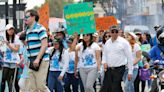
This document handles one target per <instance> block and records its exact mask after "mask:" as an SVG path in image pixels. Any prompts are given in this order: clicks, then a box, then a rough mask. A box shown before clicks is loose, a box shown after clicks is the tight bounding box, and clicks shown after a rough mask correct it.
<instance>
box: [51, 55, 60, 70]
mask: <svg viewBox="0 0 164 92" xmlns="http://www.w3.org/2000/svg"><path fill="white" fill-rule="evenodd" d="M52 65H53V67H54V68H56V69H59V68H60V67H59V56H54V57H53V64H52Z"/></svg>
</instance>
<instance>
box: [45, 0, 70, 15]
mask: <svg viewBox="0 0 164 92" xmlns="http://www.w3.org/2000/svg"><path fill="white" fill-rule="evenodd" d="M46 2H48V3H49V7H50V17H57V18H62V17H63V8H64V6H65V5H67V4H70V3H73V0H46Z"/></svg>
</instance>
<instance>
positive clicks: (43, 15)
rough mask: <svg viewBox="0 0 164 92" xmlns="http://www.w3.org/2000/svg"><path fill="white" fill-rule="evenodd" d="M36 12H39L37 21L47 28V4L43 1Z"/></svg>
mask: <svg viewBox="0 0 164 92" xmlns="http://www.w3.org/2000/svg"><path fill="white" fill-rule="evenodd" d="M38 12H39V23H40V24H42V25H43V26H44V27H45V28H46V29H48V23H49V4H48V3H45V4H44V5H43V6H42V7H41V8H39V10H38Z"/></svg>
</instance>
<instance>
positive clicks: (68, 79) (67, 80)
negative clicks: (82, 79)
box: [64, 73, 79, 92]
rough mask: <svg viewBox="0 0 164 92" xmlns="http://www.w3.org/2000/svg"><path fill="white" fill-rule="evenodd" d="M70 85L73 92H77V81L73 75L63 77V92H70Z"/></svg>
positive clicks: (68, 74)
mask: <svg viewBox="0 0 164 92" xmlns="http://www.w3.org/2000/svg"><path fill="white" fill-rule="evenodd" d="M71 85H72V89H73V92H78V85H79V80H78V78H76V77H75V76H74V73H73V74H70V73H67V74H66V77H65V85H64V88H65V92H72V91H71V89H70V87H71Z"/></svg>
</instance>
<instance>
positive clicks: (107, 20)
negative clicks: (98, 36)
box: [95, 16, 118, 31]
mask: <svg viewBox="0 0 164 92" xmlns="http://www.w3.org/2000/svg"><path fill="white" fill-rule="evenodd" d="M95 20H96V30H97V31H98V30H109V28H110V26H112V25H118V23H117V19H116V18H115V17H114V16H106V17H101V18H96V19H95Z"/></svg>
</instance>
